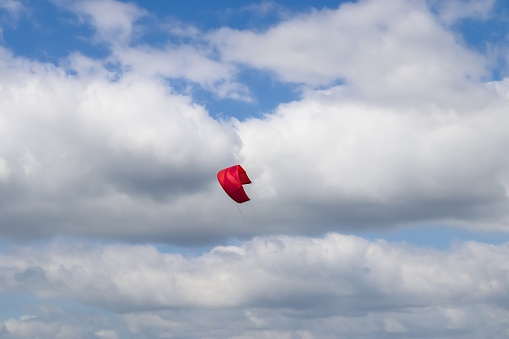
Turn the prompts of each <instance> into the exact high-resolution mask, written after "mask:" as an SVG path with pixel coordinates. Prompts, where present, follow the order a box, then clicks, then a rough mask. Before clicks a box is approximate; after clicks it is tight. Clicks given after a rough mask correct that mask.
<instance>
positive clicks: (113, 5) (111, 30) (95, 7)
mask: <svg viewBox="0 0 509 339" xmlns="http://www.w3.org/2000/svg"><path fill="white" fill-rule="evenodd" d="M52 1H53V2H55V3H56V4H58V5H60V6H63V7H65V8H67V9H69V10H71V11H73V12H74V13H76V14H77V15H78V16H79V17H80V19H81V20H83V21H89V22H90V23H91V24H92V26H93V27H95V29H96V39H97V40H98V41H100V42H107V43H110V44H113V45H116V44H120V45H125V44H127V43H129V41H130V39H131V38H132V34H133V33H134V30H135V22H136V21H137V20H139V19H140V18H142V17H144V16H145V15H147V12H146V11H145V10H144V9H142V8H140V7H138V6H137V5H136V4H134V3H132V2H122V1H115V0H85V1H75V0H70V1H69V0H52Z"/></svg>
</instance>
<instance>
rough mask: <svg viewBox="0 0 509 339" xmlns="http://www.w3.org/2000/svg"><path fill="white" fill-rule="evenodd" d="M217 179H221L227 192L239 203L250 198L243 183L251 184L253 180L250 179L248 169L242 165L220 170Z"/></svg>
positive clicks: (222, 185) (220, 181)
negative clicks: (245, 169)
mask: <svg viewBox="0 0 509 339" xmlns="http://www.w3.org/2000/svg"><path fill="white" fill-rule="evenodd" d="M217 180H219V183H220V184H221V187H222V188H223V189H224V191H225V192H226V194H228V195H229V196H230V198H232V199H233V200H235V201H236V202H238V203H239V204H242V203H243V202H246V201H249V200H250V199H249V197H248V196H247V194H246V192H245V191H244V188H243V187H242V185H245V184H250V183H251V180H249V178H248V176H247V174H246V171H244V169H243V168H242V167H241V166H240V165H235V166H232V167H228V168H225V169H224V170H221V171H219V173H217Z"/></svg>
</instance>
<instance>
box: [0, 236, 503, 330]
mask: <svg viewBox="0 0 509 339" xmlns="http://www.w3.org/2000/svg"><path fill="white" fill-rule="evenodd" d="M508 256H509V247H508V246H507V244H504V245H498V246H493V245H487V244H482V243H476V242H467V243H463V244H458V245H457V246H456V247H454V248H452V249H451V250H450V251H437V250H430V249H424V248H416V247H412V246H409V245H406V244H395V243H387V242H385V241H373V242H370V241H367V240H365V239H362V238H358V237H353V236H346V235H339V234H329V235H327V236H325V237H324V238H304V237H287V236H277V237H261V238H255V239H253V240H251V241H247V242H244V243H242V244H240V245H239V246H220V247H216V248H214V249H212V250H211V251H210V252H207V253H204V254H203V255H200V256H197V257H183V256H181V255H180V254H164V253H161V252H159V251H157V250H156V249H155V248H154V247H153V246H133V245H106V246H100V247H99V246H94V245H91V244H79V243H78V244H76V243H74V244H72V245H70V244H66V243H63V242H54V243H52V244H50V245H49V246H39V247H38V248H21V249H19V250H15V251H12V252H10V253H4V254H3V255H2V256H1V257H0V279H1V281H2V284H1V288H2V292H3V293H12V292H23V293H34V294H36V295H38V296H40V297H44V298H51V299H68V300H72V301H74V302H79V303H84V304H88V305H92V306H94V307H97V308H100V309H103V310H110V311H113V312H118V313H124V314H125V316H124V317H123V318H124V321H125V322H126V326H127V327H128V328H129V330H130V332H131V333H133V334H136V333H145V334H146V335H149V336H153V337H157V335H156V333H159V334H160V335H162V334H164V333H167V334H168V335H169V334H173V335H176V334H179V333H180V334H184V333H185V334H186V335H188V336H189V337H190V338H195V337H196V338H199V337H203V335H204V333H205V332H202V331H207V332H208V333H209V336H210V337H211V338H213V337H223V338H226V337H235V336H236V335H237V336H238V337H242V333H244V336H248V335H252V336H257V335H256V334H257V333H260V335H261V336H262V337H263V335H269V334H270V333H278V334H279V335H283V336H284V335H290V334H292V335H297V334H298V335H311V336H313V337H321V336H322V335H325V336H331V335H333V333H344V335H348V336H349V337H356V336H357V337H359V338H360V337H363V336H365V337H369V336H371V337H372V336H376V337H382V338H383V337H388V336H390V335H392V334H394V333H403V334H405V335H406V336H409V337H413V336H415V335H416V334H417V333H421V334H423V335H426V336H427V337H440V335H439V334H440V333H441V334H442V336H443V334H444V333H449V334H450V336H451V337H452V336H458V337H462V335H467V337H468V334H470V335H471V337H475V335H476V334H479V333H483V332H482V331H488V332H487V333H492V334H495V333H502V332H503V331H504V329H505V328H506V327H505V326H506V322H505V320H504V319H506V316H505V315H507V307H508V305H509V304H508V301H509V300H508V299H507V298H506V291H507V288H508V286H507V279H506V278H507V277H506V271H507V270H508V269H509V266H508V264H507V262H508V260H507V259H508ZM190 314H193V316H192V317H191V316H190ZM36 319H37V316H36V317H34V318H30V320H31V321H35V320H36ZM28 320H29V319H25V320H23V319H22V320H21V323H24V322H26V321H28ZM13 321H14V320H12V321H11V322H13ZM19 322H20V321H17V322H16V323H19ZM211 322H213V323H215V324H216V325H217V326H211V325H210V324H211ZM226 322H229V323H230V324H231V326H229V327H222V326H221V324H224V323H226ZM10 324H11V323H6V324H5V325H6V326H7V328H9V326H11V325H10ZM13 324H14V323H13ZM12 326H14V325H12ZM12 326H11V328H14V327H12ZM214 328H216V329H214ZM112 330H114V328H110V329H109V330H106V329H105V331H107V333H110V331H112ZM271 331H273V332H271ZM96 332H97V331H96ZM104 333H106V332H104ZM285 333H286V334H285ZM362 335H363V336H362Z"/></svg>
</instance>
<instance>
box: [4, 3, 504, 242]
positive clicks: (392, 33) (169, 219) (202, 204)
mask: <svg viewBox="0 0 509 339" xmlns="http://www.w3.org/2000/svg"><path fill="white" fill-rule="evenodd" d="M66 4H67V5H68V6H70V5H69V4H71V5H72V6H71V7H65V8H72V9H73V10H77V9H76V8H77V7H76V6H85V7H86V6H92V7H93V8H95V7H94V6H103V5H104V6H106V5H108V6H110V5H111V6H112V7H111V8H110V10H111V11H113V12H115V13H117V14H118V15H117V16H118V17H119V18H120V19H118V20H116V19H115V20H113V21H111V22H110V21H108V24H107V25H106V24H105V25H106V26H104V25H103V24H101V23H102V21H101V20H100V19H94V20H95V21H94V20H92V22H93V23H94V25H96V26H97V29H99V30H100V29H102V30H104V31H108V30H109V29H110V28H111V27H110V26H108V25H111V26H112V27H113V26H114V27H117V26H118V27H120V28H121V29H120V28H119V29H120V30H121V31H122V32H125V34H126V39H128V40H129V39H131V40H132V38H131V37H130V35H131V33H132V27H133V25H134V23H135V22H136V20H137V18H139V17H140V16H141V15H144V14H143V13H145V12H144V10H142V9H139V8H138V7H136V6H135V5H132V4H129V3H117V2H104V3H103V4H102V5H100V4H98V3H97V2H84V3H82V5H79V4H77V3H74V2H68V3H66ZM73 6H74V7H73ZM381 6H383V7H381ZM80 8H81V7H80ZM86 8H88V7H86ZM89 12H90V13H91V14H90V15H93V14H94V13H95V12H94V11H92V10H90V11H89ZM87 13H88V12H87ZM117 16H115V17H117ZM410 26H411V27H412V29H411V30H409V29H408V27H410ZM111 29H113V28H111ZM191 31H192V32H194V33H192V34H191V35H193V36H195V38H191V39H190V40H186V41H187V42H182V43H180V44H167V45H165V47H157V48H156V47H152V46H149V45H144V46H141V45H132V46H129V44H125V45H123V46H120V47H119V46H116V47H112V49H111V54H110V55H109V56H107V57H106V58H105V59H93V58H91V57H89V56H86V55H83V54H81V53H78V52H75V53H71V54H70V55H69V56H68V57H67V58H65V59H64V60H62V62H61V64H60V65H53V64H44V63H40V62H37V61H29V60H27V59H24V58H22V57H15V56H13V55H12V53H11V52H10V51H9V50H7V49H6V48H2V49H1V50H0V56H1V57H0V73H1V75H2V78H1V80H0V82H1V86H0V91H1V92H2V96H3V97H4V98H6V99H5V100H3V101H2V102H1V103H0V109H1V112H2V117H1V119H0V130H1V132H2V134H1V135H2V142H1V144H0V152H1V153H0V159H3V160H2V161H1V162H0V178H1V181H0V191H1V193H2V195H1V198H0V200H1V201H2V204H1V206H0V210H1V212H2V213H1V214H0V221H1V225H2V227H0V231H1V232H2V234H3V235H8V236H15V237H27V236H30V237H33V236H51V235H55V234H71V235H88V236H98V237H104V236H105V237H113V238H118V237H119V238H123V239H158V240H160V241H168V242H173V243H187V244H189V243H193V242H194V243H200V244H203V243H210V244H211V243H215V242H216V241H218V240H224V239H226V238H229V237H249V236H254V235H259V234H265V233H273V234H274V233H275V234H278V233H287V234H323V233H324V232H328V231H331V230H345V229H352V228H354V227H355V228H356V229H359V227H369V228H387V227H394V226H395V225H405V224H406V225H408V224H415V223H423V222H430V221H435V222H443V223H451V224H455V225H465V226H467V227H470V228H472V229H485V230H506V229H507V221H508V220H507V218H508V216H507V212H506V211H507V192H508V187H509V173H508V163H507V161H506V160H504V159H505V158H504V152H505V150H506V149H507V145H508V142H509V140H508V137H507V135H509V134H508V133H507V127H506V126H509V124H508V123H507V121H506V120H507V115H506V114H505V112H506V111H507V92H508V90H507V88H508V86H507V82H506V81H499V82H491V83H484V82H482V79H483V75H484V69H485V66H486V59H485V58H484V57H483V56H481V55H478V54H475V53H473V52H472V51H471V50H469V49H468V48H466V47H465V46H463V45H461V44H460V43H459V42H458V41H456V39H455V36H454V34H452V33H451V32H450V31H448V30H447V28H444V27H443V26H442V25H440V24H439V22H438V21H437V20H436V17H435V16H434V14H433V13H432V12H431V11H430V9H429V8H428V7H426V6H425V4H424V3H420V2H419V3H417V2H412V1H403V0H391V1H388V2H385V3H384V4H383V5H382V4H381V3H380V2H378V1H360V2H359V3H346V4H343V5H342V6H340V7H339V8H337V9H334V10H331V9H323V10H320V11H317V10H315V11H312V12H310V13H307V14H303V15H298V16H295V17H291V18H288V19H287V20H285V21H283V22H280V23H278V24H277V25H275V26H274V27H272V28H270V29H268V30H267V31H265V32H257V33H255V32H252V31H236V30H232V29H228V28H224V29H220V30H218V31H216V32H210V33H209V34H201V33H199V32H196V31H193V30H191ZM331 37H332V38H333V39H334V43H331V42H330V39H331ZM207 39H209V40H207ZM131 40H130V41H131ZM237 63H242V64H243V65H244V66H242V67H246V65H247V66H248V67H252V68H255V69H263V70H269V71H271V72H273V74H276V75H277V76H279V79H281V80H282V81H288V82H297V83H302V84H303V86H304V87H303V88H304V89H303V92H302V95H301V97H300V99H298V100H296V101H294V102H290V103H287V104H282V105H280V106H278V107H276V108H275V109H274V111H273V112H270V113H267V115H266V116H265V117H264V118H262V119H250V120H247V121H242V122H240V121H237V120H235V119H234V118H232V119H231V120H227V121H217V120H214V119H212V118H211V117H210V114H209V112H208V111H207V110H206V109H205V107H203V106H199V105H197V104H196V103H195V102H193V99H192V93H187V94H179V93H182V91H179V90H178V89H177V88H176V87H175V86H174V84H173V83H172V80H173V79H184V81H189V82H190V83H196V84H200V85H201V86H203V88H205V89H209V90H210V91H213V92H215V93H219V96H220V97H232V96H233V97H235V96H236V97H237V98H243V99H244V100H249V90H248V89H247V88H246V85H240V84H239V83H238V82H237V80H236V79H235V76H236V72H237V71H238V68H237V67H239V66H238V64H237ZM197 66H200V67H197ZM338 79H342V82H341V84H339V85H338V84H337V81H338ZM332 83H335V85H331V84H332ZM316 86H319V87H320V86H322V88H319V87H316ZM323 86H325V88H323ZM237 162H242V164H243V165H244V166H245V168H246V169H247V170H248V173H249V174H250V176H251V177H252V179H254V180H253V181H254V182H255V184H254V185H253V186H254V188H255V191H254V192H253V193H252V194H255V195H256V199H253V204H252V207H254V209H255V211H256V216H254V217H248V218H247V219H248V220H247V223H246V222H244V221H243V219H242V216H241V214H240V213H238V210H236V209H235V208H234V207H233V206H232V205H231V204H229V202H228V200H227V198H226V197H225V196H224V194H223V192H222V191H221V189H220V188H219V186H218V185H217V182H216V179H215V174H216V173H217V172H218V171H219V170H220V169H222V168H224V167H227V166H231V165H233V164H235V163H237ZM252 194H251V196H252V197H253V195H252ZM241 211H242V210H241ZM242 212H244V211H242ZM246 224H247V225H246ZM12 225H16V227H12ZM239 225H242V226H241V227H239ZM254 225H256V226H254Z"/></svg>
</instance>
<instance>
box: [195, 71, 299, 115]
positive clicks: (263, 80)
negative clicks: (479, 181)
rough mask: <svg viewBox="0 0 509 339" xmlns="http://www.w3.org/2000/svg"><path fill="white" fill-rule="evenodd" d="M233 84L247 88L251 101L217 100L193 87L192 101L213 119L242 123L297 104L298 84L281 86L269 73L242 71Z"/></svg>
mask: <svg viewBox="0 0 509 339" xmlns="http://www.w3.org/2000/svg"><path fill="white" fill-rule="evenodd" d="M236 80H237V81H238V82H240V83H241V84H245V85H248V87H249V91H250V95H251V98H252V100H251V101H244V100H237V99H231V98H218V97H217V96H216V95H215V94H214V93H212V92H210V91H207V90H204V89H203V88H200V87H194V90H193V91H192V97H193V99H194V101H195V102H196V103H198V104H200V105H203V106H204V107H205V108H206V109H207V110H208V112H209V114H210V115H211V116H212V117H214V118H219V119H227V118H229V117H235V118H236V119H238V120H240V121H244V120H246V119H249V118H263V117H264V116H265V115H266V114H270V113H273V111H274V110H275V109H276V108H277V106H278V105H280V104H284V103H288V102H291V101H295V100H299V98H300V96H301V91H300V89H299V85H298V84H288V83H283V82H281V81H279V80H278V79H277V78H275V76H274V75H273V74H271V73H270V72H264V71H259V70H254V69H251V68H243V69H241V70H240V72H239V73H238V75H237V78H236Z"/></svg>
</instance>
